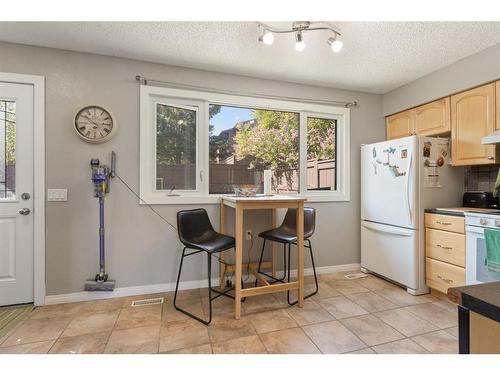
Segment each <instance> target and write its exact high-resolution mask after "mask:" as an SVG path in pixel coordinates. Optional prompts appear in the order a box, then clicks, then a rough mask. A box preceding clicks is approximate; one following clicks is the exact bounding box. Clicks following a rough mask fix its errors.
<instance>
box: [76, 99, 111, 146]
mask: <svg viewBox="0 0 500 375" xmlns="http://www.w3.org/2000/svg"><path fill="white" fill-rule="evenodd" d="M74 128H75V131H76V134H78V136H79V137H80V138H82V139H83V140H85V141H87V142H91V143H100V142H105V141H107V140H109V139H110V138H111V137H112V136H113V135H114V133H115V131H116V129H117V123H116V121H115V120H114V118H113V116H112V115H111V113H110V112H109V111H108V110H106V109H104V108H103V107H100V106H97V105H89V106H87V107H84V108H82V109H81V110H79V111H78V113H77V114H76V116H75V123H74Z"/></svg>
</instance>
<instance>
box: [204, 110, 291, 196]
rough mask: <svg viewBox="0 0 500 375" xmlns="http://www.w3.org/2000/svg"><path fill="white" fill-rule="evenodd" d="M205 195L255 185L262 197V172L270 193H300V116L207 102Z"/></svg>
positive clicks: (230, 191)
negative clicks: (268, 176)
mask: <svg viewBox="0 0 500 375" xmlns="http://www.w3.org/2000/svg"><path fill="white" fill-rule="evenodd" d="M209 113H210V123H209V124H210V125H209V163H210V164H209V172H208V174H209V194H228V193H233V185H255V186H258V187H259V191H258V192H259V193H263V191H264V184H263V174H264V170H265V169H271V170H272V171H273V172H274V175H273V179H272V183H273V190H274V191H277V192H295V193H297V192H298V189H299V183H298V173H299V113H294V112H284V111H270V110H265V109H251V108H242V107H231V106H221V105H214V104H211V105H210V107H209Z"/></svg>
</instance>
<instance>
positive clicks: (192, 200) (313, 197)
mask: <svg viewBox="0 0 500 375" xmlns="http://www.w3.org/2000/svg"><path fill="white" fill-rule="evenodd" d="M283 195H286V194H283ZM222 196H224V195H210V196H201V195H200V196H182V195H181V196H169V197H168V196H154V197H149V198H146V197H142V199H143V200H144V201H145V202H147V203H145V202H143V201H142V200H141V201H139V203H140V204H141V205H145V204H150V205H189V204H219V203H220V199H221V197H222ZM301 197H305V198H306V199H307V201H306V202H307V203H317V202H349V201H350V197H349V196H348V195H347V196H345V195H344V194H342V193H340V192H332V193H331V194H302V195H301Z"/></svg>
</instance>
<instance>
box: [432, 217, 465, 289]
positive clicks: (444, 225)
mask: <svg viewBox="0 0 500 375" xmlns="http://www.w3.org/2000/svg"><path fill="white" fill-rule="evenodd" d="M425 226H426V228H425V275H426V276H425V278H426V284H427V286H428V287H429V288H431V289H432V290H434V291H438V292H441V293H447V292H448V288H454V287H458V286H462V285H465V218H464V217H461V216H450V215H440V214H429V213H426V214H425Z"/></svg>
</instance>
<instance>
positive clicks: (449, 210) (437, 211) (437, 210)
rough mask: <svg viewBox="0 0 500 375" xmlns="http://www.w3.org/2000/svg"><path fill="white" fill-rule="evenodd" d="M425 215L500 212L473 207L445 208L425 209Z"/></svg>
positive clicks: (463, 214)
mask: <svg viewBox="0 0 500 375" xmlns="http://www.w3.org/2000/svg"><path fill="white" fill-rule="evenodd" d="M425 212H426V213H429V214H439V215H450V216H462V217H464V216H465V213H466V212H484V213H495V212H500V210H498V209H494V208H475V207H446V208H426V209H425Z"/></svg>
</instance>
